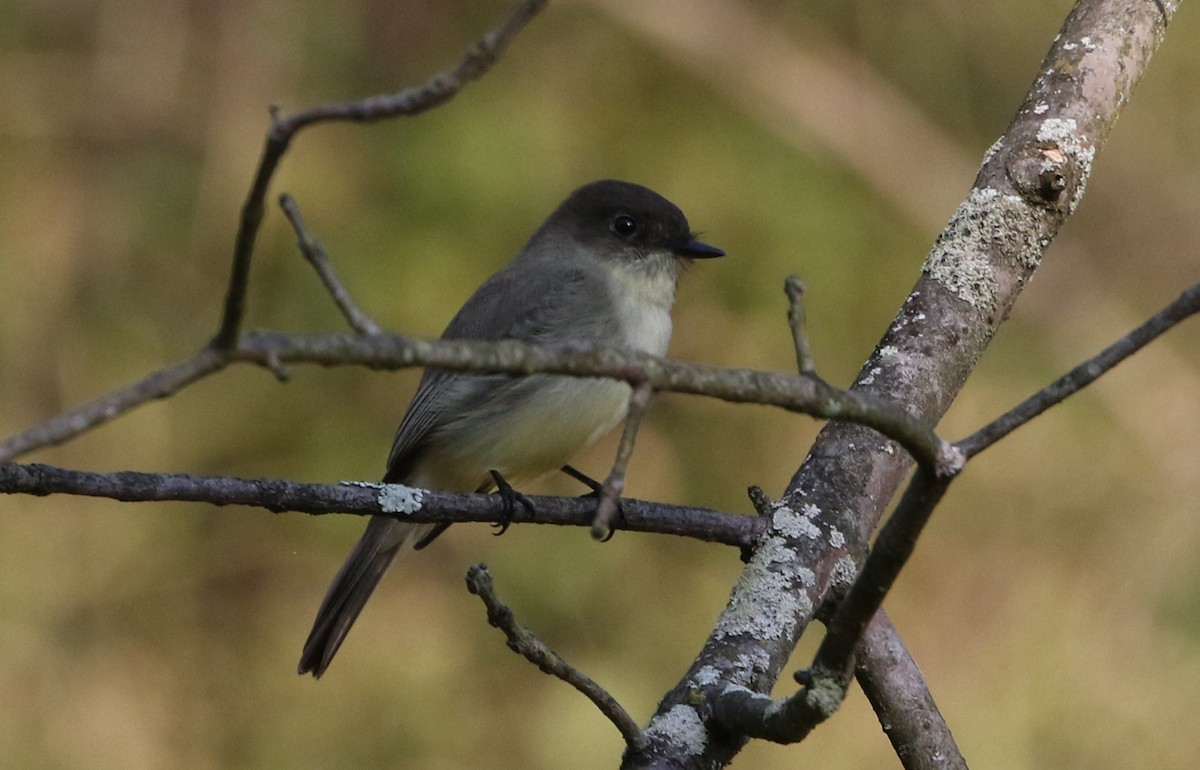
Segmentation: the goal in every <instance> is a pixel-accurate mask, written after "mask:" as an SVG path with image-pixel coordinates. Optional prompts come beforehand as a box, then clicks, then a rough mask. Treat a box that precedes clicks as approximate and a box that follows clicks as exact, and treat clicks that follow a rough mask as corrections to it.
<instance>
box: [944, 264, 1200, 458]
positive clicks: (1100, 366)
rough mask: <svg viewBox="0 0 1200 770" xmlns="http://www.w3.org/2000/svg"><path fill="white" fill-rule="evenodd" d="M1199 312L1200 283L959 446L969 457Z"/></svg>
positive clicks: (1075, 391) (960, 442) (1077, 390)
mask: <svg viewBox="0 0 1200 770" xmlns="http://www.w3.org/2000/svg"><path fill="white" fill-rule="evenodd" d="M1196 313H1200V284H1196V285H1195V286H1192V287H1191V288H1189V289H1188V290H1187V291H1185V292H1183V294H1181V295H1180V296H1179V298H1178V299H1176V300H1175V301H1174V302H1172V303H1171V304H1169V305H1167V306H1166V307H1165V308H1163V309H1162V310H1160V311H1159V312H1158V313H1156V314H1155V315H1154V316H1152V317H1151V318H1150V319H1148V320H1147V321H1146V322H1145V323H1143V324H1142V325H1141V326H1139V327H1137V328H1136V329H1134V330H1133V331H1131V332H1130V333H1129V334H1127V335H1125V336H1124V337H1122V338H1121V339H1119V340H1117V341H1116V342H1114V343H1113V344H1112V345H1109V346H1108V347H1107V348H1105V349H1104V350H1103V351H1102V352H1100V353H1098V354H1097V355H1095V356H1093V357H1092V358H1089V359H1088V360H1087V361H1084V362H1083V363H1082V364H1080V365H1079V366H1076V367H1075V368H1074V369H1072V370H1071V371H1069V372H1067V373H1066V374H1064V375H1063V376H1062V377H1059V378H1058V379H1057V380H1055V381H1054V382H1052V383H1051V384H1049V385H1047V386H1046V387H1044V388H1042V389H1041V390H1039V391H1038V392H1037V393H1035V394H1034V395H1032V396H1030V397H1029V398H1027V399H1025V400H1024V401H1022V402H1021V403H1020V404H1018V405H1017V406H1015V407H1013V408H1012V409H1011V410H1009V411H1008V412H1006V413H1004V414H1003V415H1001V416H1000V417H998V418H996V419H995V420H992V421H991V422H990V423H988V424H987V425H985V426H984V427H982V428H980V429H979V430H977V431H976V432H975V433H973V434H971V435H970V436H968V437H967V438H965V439H963V440H962V441H959V442H958V444H957V445H958V447H959V448H960V449H961V450H962V451H963V452H964V453H965V454H966V456H967V457H974V456H975V455H977V454H979V453H980V452H982V451H983V450H985V449H987V448H988V447H990V446H991V445H993V444H995V443H996V442H997V441H999V440H1000V439H1002V438H1004V437H1005V436H1007V435H1008V434H1009V433H1011V432H1013V431H1014V430H1016V429H1017V428H1019V427H1021V426H1022V425H1024V424H1025V423H1027V422H1029V421H1030V420H1032V419H1033V418H1034V417H1037V416H1038V415H1039V414H1041V413H1042V412H1044V411H1046V410H1047V409H1049V408H1050V407H1052V406H1054V405H1055V404H1058V403H1061V402H1062V401H1063V400H1064V399H1066V398H1068V397H1069V396H1071V395H1073V394H1074V393H1077V392H1079V391H1080V390H1081V389H1083V388H1085V387H1087V386H1088V385H1090V384H1092V383H1093V382H1095V381H1096V379H1098V378H1099V377H1100V376H1102V375H1103V374H1104V373H1106V372H1108V371H1109V370H1110V369H1112V368H1113V367H1114V366H1116V365H1117V364H1119V363H1121V362H1122V361H1124V360H1125V359H1126V358H1128V357H1129V356H1131V355H1133V354H1134V353H1136V352H1138V351H1139V350H1141V349H1142V348H1144V347H1145V346H1146V345H1149V344H1150V343H1151V342H1153V341H1154V340H1155V339H1156V338H1157V337H1158V336H1159V335H1161V334H1163V333H1164V332H1166V331H1168V330H1170V329H1171V328H1172V327H1174V326H1175V325H1176V324H1177V323H1179V322H1180V321H1183V320H1185V319H1187V318H1190V317H1191V316H1193V315H1195V314H1196Z"/></svg>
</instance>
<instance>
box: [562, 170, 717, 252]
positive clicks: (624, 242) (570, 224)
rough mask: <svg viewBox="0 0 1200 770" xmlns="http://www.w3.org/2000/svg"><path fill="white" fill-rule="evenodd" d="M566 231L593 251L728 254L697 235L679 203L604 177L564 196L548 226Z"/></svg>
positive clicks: (632, 185)
mask: <svg viewBox="0 0 1200 770" xmlns="http://www.w3.org/2000/svg"><path fill="white" fill-rule="evenodd" d="M546 229H552V230H554V231H556V233H559V234H562V233H567V234H569V235H570V236H571V237H572V238H573V239H575V240H577V241H578V242H579V243H580V244H581V245H583V246H585V247H587V248H588V249H590V250H592V251H593V252H594V253H597V254H598V255H599V254H604V255H607V256H610V257H615V258H618V259H622V258H624V259H630V258H632V259H647V258H652V257H660V256H665V255H670V256H672V257H674V258H676V259H683V260H691V259H707V258H710V257H720V256H723V255H724V254H725V252H724V251H722V250H721V249H718V248H716V247H715V246H709V245H708V244H707V243H703V242H701V241H699V240H697V239H696V237H695V235H694V234H693V233H692V231H691V228H690V227H689V225H688V221H687V217H685V216H684V215H683V212H682V211H680V210H679V207H678V206H676V205H675V204H674V203H671V202H670V201H669V200H667V199H666V198H664V197H662V196H661V195H659V194H658V193H656V192H654V191H653V190H651V189H649V188H647V187H642V186H641V185H637V184H633V183H631V182H621V181H618V180H615V179H603V180H600V181H598V182H592V183H591V184H586V185H584V186H583V187H580V188H579V189H578V190H576V191H575V192H573V193H571V195H570V196H569V197H568V198H567V199H566V200H565V201H563V203H562V205H561V206H559V207H558V209H557V210H555V212H554V213H553V214H551V215H550V218H549V219H547V220H546V224H545V225H544V226H543V230H546Z"/></svg>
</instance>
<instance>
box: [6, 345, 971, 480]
mask: <svg viewBox="0 0 1200 770" xmlns="http://www.w3.org/2000/svg"><path fill="white" fill-rule="evenodd" d="M230 361H241V362H249V363H254V364H258V365H260V366H264V367H266V368H267V369H269V370H270V371H271V372H272V373H273V374H275V375H276V377H280V378H284V377H286V370H285V368H284V365H285V364H287V363H315V364H322V365H325V366H344V365H359V366H368V367H372V368H377V369H400V368H406V367H412V366H437V367H439V368H442V369H452V370H455V371H495V372H507V373H512V374H533V373H538V372H547V373H553V374H567V375H572V376H577V377H597V376H602V377H603V376H607V377H613V378H616V379H621V380H626V381H627V382H631V383H634V384H637V383H642V382H644V383H646V384H647V385H649V386H650V387H651V388H652V389H653V390H662V391H671V392H676V393H691V394H694V395H703V396H709V397H712V398H717V399H721V400H723V401H729V402H732V403H755V404H765V405H768V406H777V407H780V408H783V409H787V410H789V411H793V412H797V413H801V414H808V415H811V416H813V417H823V418H826V419H837V420H844V421H847V422H853V423H857V424H861V425H865V426H868V427H871V428H873V429H875V430H878V431H879V432H880V433H882V434H883V435H885V436H887V437H889V438H891V439H894V440H895V441H896V442H897V443H899V444H900V445H901V446H903V447H904V448H905V449H906V450H908V451H909V452H910V453H912V455H913V457H915V458H916V460H917V462H918V463H919V464H920V465H922V466H926V467H930V468H933V469H935V470H936V471H937V472H938V473H939V474H945V473H951V472H953V471H954V468H955V466H954V463H953V462H952V460H953V458H952V457H950V456H949V455H948V454H947V452H946V451H945V448H946V446H947V444H946V443H945V442H944V441H943V440H942V439H941V438H940V437H938V435H937V434H936V433H934V432H933V431H932V430H930V428H929V426H928V425H927V424H926V423H925V422H923V421H922V420H920V419H917V418H915V417H913V416H911V415H909V414H908V413H907V412H906V411H905V410H904V409H903V408H902V407H901V406H900V405H899V404H896V403H893V402H891V401H888V400H886V399H883V398H880V397H878V396H873V395H871V394H869V393H864V392H861V391H846V390H841V389H839V388H835V387H833V386H831V385H829V384H827V383H825V382H822V381H821V380H820V379H818V378H815V377H799V376H795V375H790V374H784V373H780V372H762V371H755V370H750V369H725V368H719V367H706V366H699V365H696V364H686V363H682V362H679V361H670V360H667V359H661V358H656V357H654V356H651V355H648V354H645V353H636V352H630V351H628V350H625V349H622V348H608V347H602V346H593V345H588V344H583V343H574V344H565V345H553V346H536V345H529V344H525V343H521V342H517V341H516V340H505V341H502V342H479V341H471V340H436V341H429V340H421V339H416V338H412V337H405V336H400V335H394V334H389V333H385V332H381V333H379V334H375V335H365V334H337V333H329V334H285V333H282V332H272V331H251V332H247V333H245V334H244V335H242V337H241V339H240V340H239V341H238V344H237V346H236V347H235V348H234V349H233V350H230V351H223V350H220V349H216V348H212V347H209V348H205V349H203V350H201V351H200V352H199V353H197V354H196V355H195V356H193V357H192V358H190V359H188V360H186V361H183V362H180V363H178V364H173V365H171V366H168V367H164V368H163V369H161V370H159V371H157V372H154V373H152V374H150V375H149V376H147V377H145V378H143V379H142V380H139V381H138V382H136V383H134V384H132V385H130V386H128V387H126V388H123V389H122V390H120V391H117V392H116V393H113V394H110V395H108V396H105V397H103V398H100V399H96V400H95V401H93V402H91V403H89V404H85V405H84V406H82V407H78V408H76V409H72V410H70V411H68V412H64V413H63V414H61V415H58V416H56V417H53V418H51V419H50V420H48V421H46V422H44V423H41V424H39V425H36V426H34V427H31V428H29V429H28V430H26V431H24V432H23V433H21V434H19V435H17V436H14V437H12V438H10V439H8V440H6V441H5V442H4V443H3V444H0V461H4V460H10V459H13V458H15V457H18V456H20V455H21V454H24V453H25V452H29V451H32V450H34V449H37V448H39V447H42V446H45V445H47V444H53V443H61V442H63V441H66V440H68V439H70V438H72V437H74V436H76V435H78V434H80V433H82V432H84V431H86V430H89V429H91V428H93V427H95V426H97V425H99V424H102V423H104V422H106V421H108V420H110V419H112V418H113V417H115V416H117V415H119V414H121V413H123V412H125V411H128V410H129V409H132V408H133V407H135V406H138V405H139V404H142V403H145V402H146V401H148V400H150V399H153V398H162V397H165V396H168V395H171V394H172V393H174V392H176V391H178V390H179V389H180V388H182V387H183V386H185V385H188V384H190V383H192V382H195V381H196V380H197V379H200V378H202V377H204V376H207V375H209V374H213V373H214V372H217V371H220V370H221V369H223V368H224V367H225V366H226V365H228V363H229V362H230Z"/></svg>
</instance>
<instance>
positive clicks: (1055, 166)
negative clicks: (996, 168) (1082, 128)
mask: <svg viewBox="0 0 1200 770" xmlns="http://www.w3.org/2000/svg"><path fill="white" fill-rule="evenodd" d="M1048 109H1049V106H1048V105H1047V104H1045V103H1044V102H1039V103H1038V104H1036V105H1034V106H1033V110H1034V111H1035V112H1037V111H1038V110H1042V111H1045V110H1048ZM1094 157H1095V148H1094V147H1092V146H1091V145H1090V144H1089V143H1088V142H1087V141H1086V140H1085V139H1084V138H1083V137H1081V136H1080V135H1079V133H1078V126H1077V124H1076V122H1075V121H1074V120H1073V119H1070V118H1065V119H1064V118H1047V119H1046V120H1045V121H1043V122H1042V124H1041V125H1040V126H1038V130H1037V137H1036V140H1035V141H1034V142H1033V143H1032V144H1028V145H1024V146H1022V147H1017V148H1016V149H1014V150H1013V151H1012V152H1011V153H1009V155H1008V158H1007V160H1006V162H1005V166H1004V170H1005V173H1006V175H1007V176H1008V179H1009V181H1010V182H1012V184H1013V186H1014V187H1015V188H1016V189H1017V191H1018V192H1019V193H1021V197H1023V198H1024V199H1025V200H1027V201H1029V202H1030V203H1032V204H1034V205H1035V206H1039V207H1041V208H1045V209H1049V210H1050V211H1054V212H1057V213H1060V214H1069V213H1071V212H1073V211H1074V210H1075V207H1076V206H1077V205H1078V203H1079V200H1080V198H1082V197H1083V190H1084V187H1085V185H1086V183H1087V178H1088V176H1089V174H1090V173H1091V170H1092V160H1093V158H1094Z"/></svg>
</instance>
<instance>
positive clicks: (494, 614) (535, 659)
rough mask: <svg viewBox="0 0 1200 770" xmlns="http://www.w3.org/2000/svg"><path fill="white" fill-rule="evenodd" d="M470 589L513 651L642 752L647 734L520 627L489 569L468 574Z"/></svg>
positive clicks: (599, 689)
mask: <svg viewBox="0 0 1200 770" xmlns="http://www.w3.org/2000/svg"><path fill="white" fill-rule="evenodd" d="M467 589H468V590H469V591H470V592H471V593H473V594H475V595H476V596H478V597H479V598H480V599H482V600H483V603H484V605H485V606H486V607H487V614H488V623H490V624H492V625H493V626H495V627H496V628H499V629H500V630H501V631H503V632H504V635H505V636H507V637H508V648H509V649H510V650H512V651H513V652H515V653H517V654H519V655H523V656H524V657H525V659H526V660H528V661H529V662H530V663H532V664H534V665H535V666H537V667H538V668H539V669H541V671H542V672H543V673H546V674H550V675H551V676H556V677H558V678H559V679H561V680H563V681H564V682H566V683H567V684H569V685H571V686H572V687H574V688H575V689H576V690H579V692H581V693H583V694H584V696H586V697H587V699H588V700H590V701H591V702H592V703H593V704H594V705H595V706H596V708H598V709H600V713H601V714H603V715H604V716H605V717H607V718H608V721H610V722H612V723H613V724H614V725H615V726H616V728H617V729H618V730H620V731H621V737H622V738H624V739H625V744H626V745H627V746H629V747H630V748H633V749H640V748H642V747H643V746H644V745H645V743H646V736H645V734H644V733H642V730H641V728H640V727H639V726H638V724H637V722H635V721H634V720H633V717H631V716H629V712H627V711H626V710H625V709H624V708H623V707H622V706H621V704H620V703H618V702H617V699H616V698H614V697H613V696H612V695H610V694H609V693H608V692H607V691H606V690H605V689H604V688H603V687H601V686H600V685H598V684H596V682H595V681H593V680H592V679H591V678H590V677H588V676H587V675H586V674H584V673H582V672H580V671H579V670H578V669H576V668H574V667H572V666H571V665H570V664H568V663H567V662H566V661H565V660H563V659H562V657H561V656H559V655H558V654H557V653H555V652H554V651H553V650H551V649H550V648H549V647H547V646H546V645H545V644H543V643H542V642H541V640H539V639H538V638H537V637H536V636H534V635H533V633H532V632H530V631H529V629H527V628H525V627H523V626H521V625H520V624H518V623H517V621H516V618H514V617H513V613H512V610H510V609H509V608H508V607H506V606H505V605H504V604H503V603H502V602H501V601H500V598H499V597H498V596H496V589H495V586H494V585H493V584H492V576H491V574H490V573H489V572H488V570H487V565H484V564H476V565H475V566H474V567H471V569H469V570H468V571H467Z"/></svg>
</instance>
